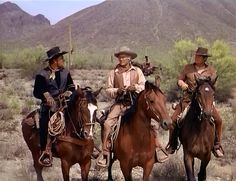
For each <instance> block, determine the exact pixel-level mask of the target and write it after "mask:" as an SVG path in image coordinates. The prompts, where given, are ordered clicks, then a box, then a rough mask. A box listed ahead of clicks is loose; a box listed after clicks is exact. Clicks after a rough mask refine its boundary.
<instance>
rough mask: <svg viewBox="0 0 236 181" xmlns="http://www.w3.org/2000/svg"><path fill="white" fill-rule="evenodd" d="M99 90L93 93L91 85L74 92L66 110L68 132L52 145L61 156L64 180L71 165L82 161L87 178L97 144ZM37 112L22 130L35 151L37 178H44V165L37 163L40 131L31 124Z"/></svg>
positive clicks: (33, 151) (32, 114)
mask: <svg viewBox="0 0 236 181" xmlns="http://www.w3.org/2000/svg"><path fill="white" fill-rule="evenodd" d="M100 90H101V89H100ZM100 90H98V91H96V92H92V90H91V89H89V88H86V89H80V88H78V89H77V90H76V91H75V92H74V93H73V94H72V95H71V99H70V101H69V102H68V107H67V108H66V109H65V124H66V128H65V133H64V134H63V135H59V136H57V137H56V141H55V142H54V143H53V146H52V152H53V156H55V157H58V158H60V159H61V168H62V173H63V178H64V180H65V181H69V170H70V167H71V166H72V165H74V164H76V163H79V165H80V167H81V177H82V180H88V173H89V169H90V166H91V154H92V152H93V147H94V141H93V127H94V121H95V118H96V109H97V100H96V96H97V95H98V94H99V92H100ZM35 113H36V111H34V112H32V113H31V114H29V115H28V116H27V117H26V118H25V119H24V120H23V121H22V132H23V136H24V140H25V142H26V143H27V145H28V147H29V149H30V151H31V153H32V157H33V160H34V168H35V171H36V173H37V180H38V181H43V177H42V169H43V166H42V165H40V164H39V162H38V160H39V157H40V147H39V133H38V130H37V129H36V127H35V125H29V124H28V122H32V120H33V119H34V116H35Z"/></svg>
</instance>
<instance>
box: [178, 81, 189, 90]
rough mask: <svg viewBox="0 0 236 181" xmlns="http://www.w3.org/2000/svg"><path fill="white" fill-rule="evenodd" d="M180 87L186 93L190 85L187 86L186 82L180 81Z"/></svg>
mask: <svg viewBox="0 0 236 181" xmlns="http://www.w3.org/2000/svg"><path fill="white" fill-rule="evenodd" d="M178 85H179V86H180V88H181V89H182V90H183V91H184V90H187V89H188V84H186V83H185V82H184V81H182V80H179V81H178Z"/></svg>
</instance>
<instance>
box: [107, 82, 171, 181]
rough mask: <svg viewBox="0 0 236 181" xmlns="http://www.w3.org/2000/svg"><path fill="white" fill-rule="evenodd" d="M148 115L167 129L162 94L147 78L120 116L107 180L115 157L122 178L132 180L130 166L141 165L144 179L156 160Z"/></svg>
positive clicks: (169, 122)
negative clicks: (120, 119) (140, 90)
mask: <svg viewBox="0 0 236 181" xmlns="http://www.w3.org/2000/svg"><path fill="white" fill-rule="evenodd" d="M151 119H154V120H155V121H157V122H160V123H161V126H162V128H164V129H165V130H167V129H168V128H169V127H170V126H171V124H172V121H171V118H170V117H169V114H168V113H167V109H166V105H165V96H164V95H163V93H162V92H161V90H160V89H159V88H158V87H156V86H155V85H153V84H151V83H148V82H146V84H145V90H143V91H142V92H140V94H139V95H138V97H137V99H136V101H135V103H134V105H133V106H132V107H131V108H130V109H129V110H128V111H127V113H126V114H125V115H124V116H123V117H122V121H121V127H120V130H119V133H118V137H117V139H116V140H115V142H114V149H113V152H114V157H113V158H112V159H111V161H110V165H109V167H108V180H112V173H111V170H112V164H113V162H114V161H115V160H116V159H118V160H119V161H120V167H121V170H122V173H123V175H124V178H125V180H132V174H131V172H132V168H133V167H136V166H140V167H142V168H143V180H144V181H147V180H149V175H150V173H151V171H152V168H153V164H154V163H155V161H156V160H155V138H154V133H153V131H152V129H151Z"/></svg>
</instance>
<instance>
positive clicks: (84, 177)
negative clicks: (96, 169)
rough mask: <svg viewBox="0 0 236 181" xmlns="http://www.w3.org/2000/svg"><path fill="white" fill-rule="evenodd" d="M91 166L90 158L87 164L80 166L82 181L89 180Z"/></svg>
mask: <svg viewBox="0 0 236 181" xmlns="http://www.w3.org/2000/svg"><path fill="white" fill-rule="evenodd" d="M90 166H91V159H90V158H89V159H88V160H86V162H84V163H82V164H80V168H81V178H82V181H87V180H88V174H89V169H90Z"/></svg>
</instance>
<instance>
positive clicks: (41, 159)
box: [38, 150, 52, 167]
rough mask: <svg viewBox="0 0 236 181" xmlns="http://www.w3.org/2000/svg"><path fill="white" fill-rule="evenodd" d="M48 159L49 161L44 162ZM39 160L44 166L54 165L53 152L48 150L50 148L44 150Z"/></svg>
mask: <svg viewBox="0 0 236 181" xmlns="http://www.w3.org/2000/svg"><path fill="white" fill-rule="evenodd" d="M47 155H48V157H45V156H47ZM46 159H48V161H47V162H44V161H45V160H46ZM38 162H39V164H40V165H42V166H44V167H51V166H52V153H51V151H48V150H45V151H43V152H42V154H41V156H40V157H39V160H38Z"/></svg>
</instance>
